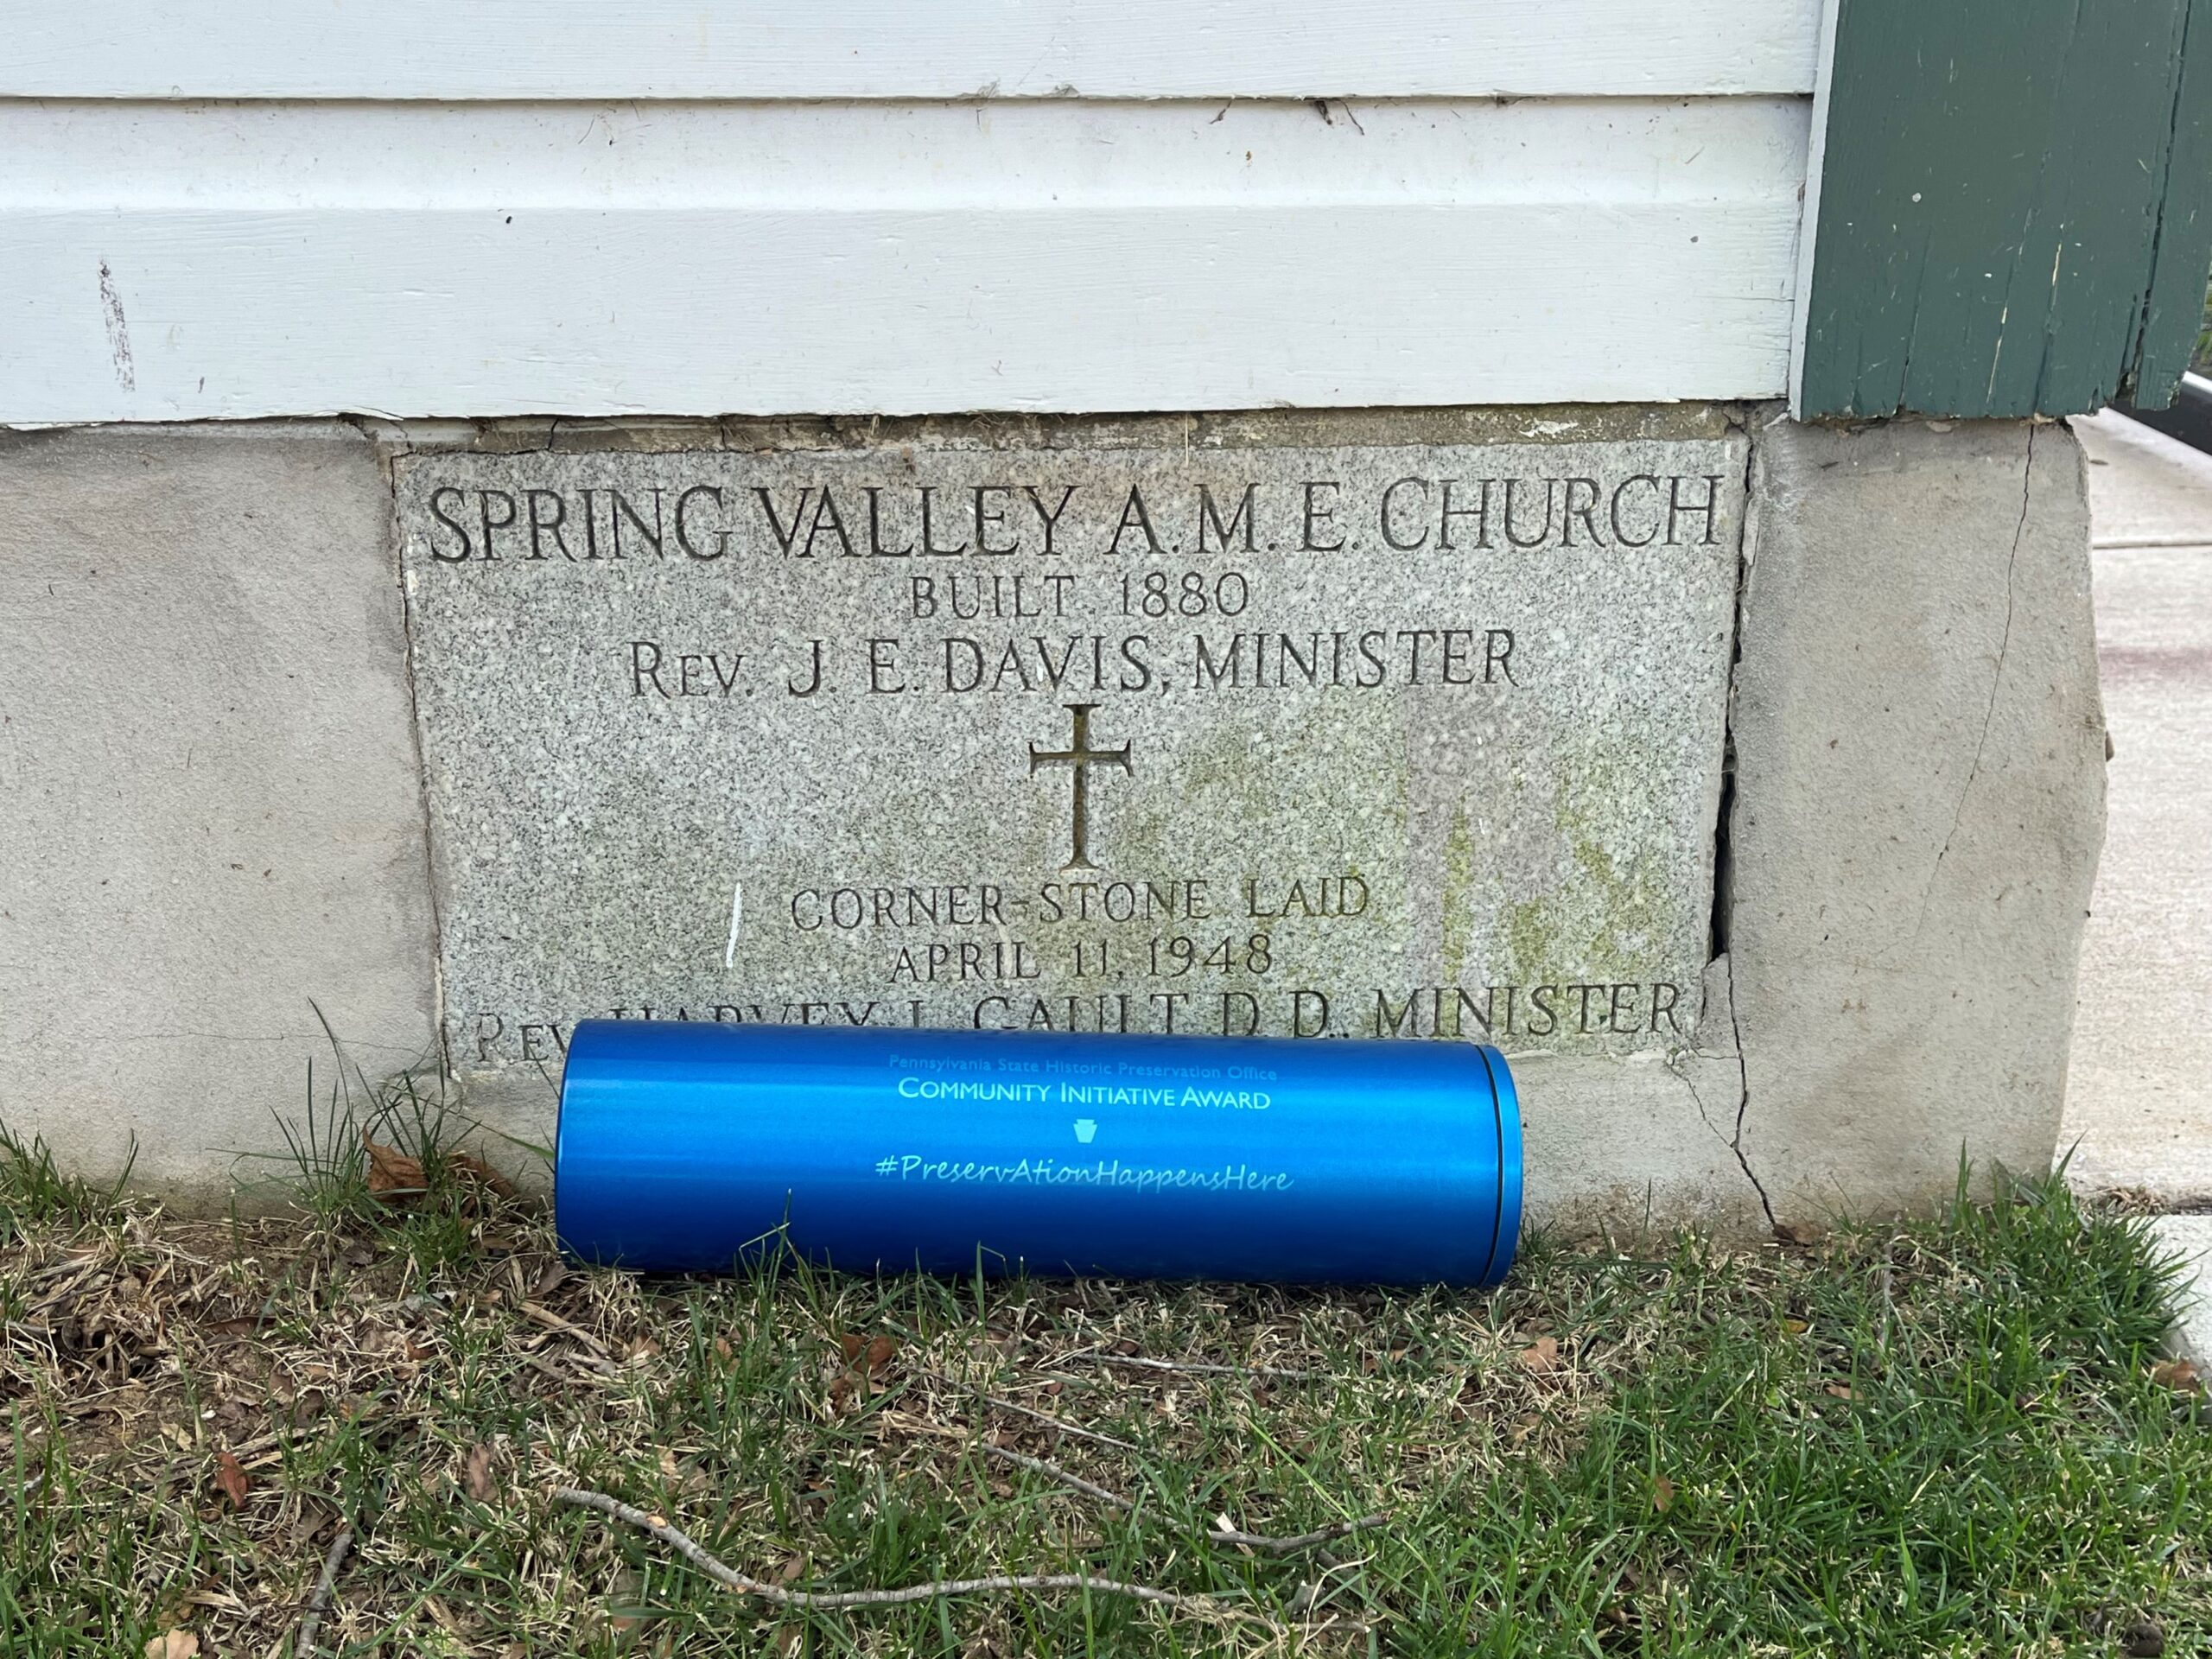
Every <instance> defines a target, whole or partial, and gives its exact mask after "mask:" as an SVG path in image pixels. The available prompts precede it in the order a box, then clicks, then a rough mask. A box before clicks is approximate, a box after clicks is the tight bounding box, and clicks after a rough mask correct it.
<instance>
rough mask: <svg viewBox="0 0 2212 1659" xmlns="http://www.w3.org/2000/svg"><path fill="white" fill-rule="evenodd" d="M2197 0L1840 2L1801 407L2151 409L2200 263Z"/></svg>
mask: <svg viewBox="0 0 2212 1659" xmlns="http://www.w3.org/2000/svg"><path fill="white" fill-rule="evenodd" d="M2208 60H2212V0H1838V5H1837V8H1836V13H1835V18H1834V46H1833V58H1832V60H1831V63H1830V67H1829V79H1828V81H1827V100H1826V104H1827V123H1826V129H1825V133H1824V145H1823V154H1822V158H1821V164H1820V165H1821V177H1820V185H1819V190H1818V193H1817V216H1818V219H1817V223H1816V224H1815V226H1813V228H1812V234H1813V236H1814V238H1815V242H1814V248H1813V260H1812V269H1811V273H1810V278H1809V287H1808V293H1807V295H1806V298H1805V305H1806V312H1805V318H1804V340H1803V346H1802V353H1801V356H1800V360H1799V379H1798V397H1797V409H1798V412H1799V414H1800V415H1801V416H1805V417H1808V418H1811V417H1815V416H1880V415H1889V414H1894V413H1897V412H1899V411H1901V410H1910V411H1913V412H1916V413H1919V414H1925V415H1937V416H2025V415H2032V414H2042V415H2066V414H2075V413H2079V412H2081V411H2082V410H2091V409H2095V408H2097V407H2099V406H2100V405H2101V404H2104V403H2106V402H2107V401H2109V400H2110V399H2112V398H2113V397H2127V396H2132V397H2134V398H2135V399H2136V400H2137V401H2138V402H2139V403H2141V404H2145V406H2148V407H2164V404H2166V403H2168V402H2169V401H2171V397H2172V395H2173V388H2174V385H2175V384H2176V383H2177V381H2178V379H2179V378H2180V374H2181V371H2182V369H2183V366H2184V365H2186V363H2187V361H2188V358H2189V353H2190V346H2191V345H2192V344H2193V343H2194V341H2195V339H2196V328H2197V318H2198V315H2199V313H2200V311H2201V308H2202V302H2203V298H2204V290H2205V281H2206V272H2207V267H2208V265H2212V61H2208Z"/></svg>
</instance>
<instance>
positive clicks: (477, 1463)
mask: <svg viewBox="0 0 2212 1659" xmlns="http://www.w3.org/2000/svg"><path fill="white" fill-rule="evenodd" d="M462 1478H463V1479H464V1480H465V1481H466V1482H467V1485H468V1495H469V1496H470V1497H473V1498H474V1499H475V1500H476V1501H477V1502H478V1503H490V1502H491V1501H492V1498H493V1494H494V1493H495V1492H496V1491H498V1490H499V1489H498V1488H497V1487H495V1486H494V1485H493V1484H492V1448H491V1447H490V1446H486V1445H484V1444H483V1443H482V1442H481V1441H479V1442H478V1443H477V1444H476V1445H474V1446H470V1447H469V1448H468V1465H467V1469H466V1470H465V1471H463V1476H462Z"/></svg>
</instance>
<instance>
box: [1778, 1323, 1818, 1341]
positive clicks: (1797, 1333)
mask: <svg viewBox="0 0 2212 1659" xmlns="http://www.w3.org/2000/svg"><path fill="white" fill-rule="evenodd" d="M1782 1328H1783V1330H1785V1331H1787V1332H1789V1334H1790V1335H1791V1336H1793V1337H1802V1336H1803V1335H1804V1334H1805V1333H1806V1332H1808V1331H1809V1330H1811V1329H1812V1328H1813V1327H1812V1326H1811V1325H1808V1324H1806V1323H1805V1321H1804V1320H1802V1319H1784V1320H1783V1322H1782Z"/></svg>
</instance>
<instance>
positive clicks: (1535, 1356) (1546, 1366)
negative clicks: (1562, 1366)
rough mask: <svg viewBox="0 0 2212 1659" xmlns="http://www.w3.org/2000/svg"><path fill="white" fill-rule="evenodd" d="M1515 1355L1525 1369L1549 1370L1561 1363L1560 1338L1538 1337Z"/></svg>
mask: <svg viewBox="0 0 2212 1659" xmlns="http://www.w3.org/2000/svg"><path fill="white" fill-rule="evenodd" d="M1514 1357H1515V1358H1516V1360H1518V1361H1519V1362H1520V1365H1521V1369H1522V1370H1524V1371H1548V1370H1551V1369H1552V1367H1553V1366H1554V1365H1556V1364H1558V1363H1559V1338H1557V1337H1538V1338H1536V1339H1535V1341H1534V1342H1532V1343H1530V1344H1529V1345H1528V1346H1527V1347H1526V1348H1523V1349H1522V1351H1520V1352H1519V1353H1518V1354H1516V1355H1515V1356H1514Z"/></svg>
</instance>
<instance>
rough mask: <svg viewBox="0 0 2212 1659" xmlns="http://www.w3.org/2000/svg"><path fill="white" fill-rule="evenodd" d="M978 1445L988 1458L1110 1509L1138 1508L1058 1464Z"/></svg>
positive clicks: (998, 1448) (1000, 1448)
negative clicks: (1032, 1473) (1030, 1472)
mask: <svg viewBox="0 0 2212 1659" xmlns="http://www.w3.org/2000/svg"><path fill="white" fill-rule="evenodd" d="M976 1445H977V1446H980V1447H981V1448H982V1451H983V1452H985V1454H986V1455H988V1456H990V1457H994V1458H997V1459H1000V1460H1001V1461H1002V1462H1005V1463H1011V1464H1014V1465H1017V1466H1019V1467H1020V1468H1023V1469H1028V1470H1033V1471H1035V1472H1036V1473H1038V1474H1040V1475H1047V1476H1050V1477H1051V1478H1052V1479H1054V1480H1057V1481H1058V1482H1059V1483H1060V1484H1062V1485H1063V1486H1070V1487H1073V1488H1074V1489H1075V1490H1076V1491H1078V1492H1081V1493H1082V1494H1083V1495H1084V1497H1095V1498H1096V1499H1097V1500H1098V1501H1099V1502H1100V1503H1104V1504H1106V1505H1108V1506H1109V1507H1110V1508H1113V1509H1116V1510H1134V1509H1135V1508H1136V1505H1135V1503H1131V1502H1130V1501H1129V1500H1128V1498H1126V1497H1122V1495H1121V1494H1120V1493H1119V1492H1109V1491H1107V1490H1106V1489H1105V1488H1104V1487H1103V1486H1094V1485H1092V1484H1090V1482H1089V1481H1087V1480H1085V1479H1084V1478H1083V1477H1082V1476H1081V1475H1075V1474H1070V1473H1069V1472H1068V1471H1066V1470H1065V1469H1063V1468H1061V1467H1060V1465H1058V1464H1057V1463H1047V1462H1046V1461H1045V1459H1042V1458H1032V1457H1026V1456H1024V1455H1023V1454H1022V1453H1020V1452H1009V1451H1007V1449H1006V1447H1004V1446H993V1445H992V1444H991V1443H990V1442H989V1441H988V1440H978V1441H976Z"/></svg>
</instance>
